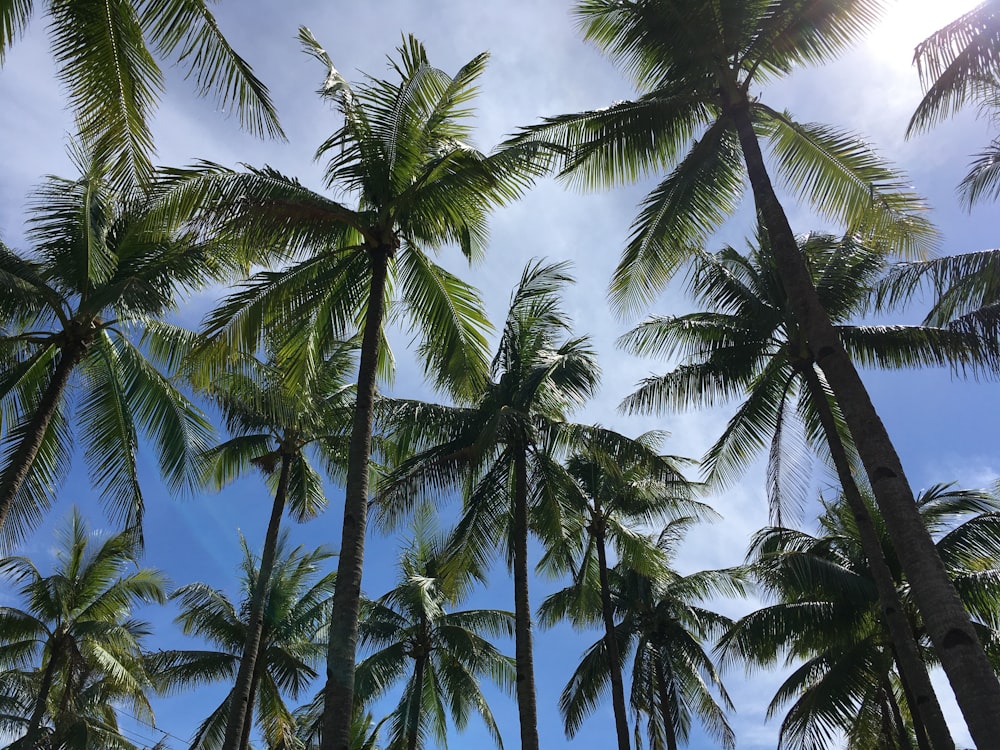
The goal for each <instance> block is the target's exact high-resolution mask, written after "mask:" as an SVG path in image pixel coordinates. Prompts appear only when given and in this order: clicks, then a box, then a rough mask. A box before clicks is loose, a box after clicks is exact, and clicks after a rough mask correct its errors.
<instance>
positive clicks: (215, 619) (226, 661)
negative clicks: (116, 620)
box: [149, 537, 336, 750]
mask: <svg viewBox="0 0 1000 750" xmlns="http://www.w3.org/2000/svg"><path fill="white" fill-rule="evenodd" d="M241 541H243V565H242V578H241V580H240V593H241V594H242V597H243V598H242V601H241V602H240V604H239V606H238V607H237V606H234V605H233V604H232V602H230V600H229V599H228V598H227V597H226V595H225V594H224V593H223V592H222V591H219V590H218V589H213V588H212V587H211V586H209V585H207V584H205V583H190V584H187V585H186V586H182V587H180V588H179V589H177V591H175V592H174V593H173V594H172V596H171V598H173V599H176V600H178V601H179V603H180V606H181V613H180V615H178V617H177V622H179V623H180V625H181V627H182V628H183V631H184V633H186V634H189V635H196V636H199V637H200V638H203V639H205V640H207V641H208V642H209V643H211V644H212V645H213V646H215V650H175V651H159V652H157V653H155V654H152V655H151V656H150V657H149V662H150V670H151V672H153V673H154V674H156V675H157V679H158V681H159V685H160V687H161V689H162V690H166V691H172V690H182V689H186V688H189V687H191V686H193V685H200V684H204V683H211V682H218V681H220V680H231V681H233V683H234V688H233V689H232V690H231V691H230V692H229V693H228V694H227V695H226V697H225V698H224V699H223V701H222V703H221V704H219V706H218V707H217V708H216V709H215V710H214V711H213V712H212V713H211V714H210V715H209V716H208V718H206V719H205V721H203V722H202V723H201V725H200V726H199V727H198V730H197V731H196V732H195V735H194V738H193V740H192V743H191V747H192V749H193V750H196V749H201V748H205V749H206V750H211V749H212V748H219V747H222V743H223V741H224V738H225V734H226V726H227V718H228V717H229V716H230V715H231V711H232V704H233V702H234V700H235V699H236V697H237V696H236V687H235V681H236V677H237V674H238V671H239V667H240V662H241V660H242V659H243V654H244V649H245V647H246V644H247V642H248V640H249V634H250V628H251V622H250V617H251V611H250V608H251V602H252V600H253V597H254V594H255V592H256V591H257V590H258V577H259V575H260V568H259V566H258V564H257V561H256V560H255V559H254V556H253V554H252V553H251V552H250V549H249V548H248V547H247V545H246V541H245V540H241ZM330 557H331V553H330V552H328V551H326V550H324V549H323V548H319V549H316V550H313V551H312V552H306V551H304V550H303V549H302V548H301V547H296V548H295V549H293V550H288V549H286V545H285V539H284V537H281V538H279V540H278V545H277V549H276V550H275V560H274V565H273V567H272V570H271V578H270V585H268V586H267V587H266V589H265V590H266V592H267V599H266V602H265V604H264V621H263V626H262V628H261V634H260V645H259V647H258V652H257V662H256V667H255V669H254V671H253V673H252V684H251V689H250V700H249V701H248V707H247V710H246V720H245V722H244V724H243V725H242V726H241V728H242V730H243V733H242V736H241V737H240V745H239V746H240V747H241V748H246V747H248V743H249V739H250V728H251V726H252V725H253V723H254V707H255V706H256V721H257V724H258V725H259V726H260V728H261V731H262V732H263V735H264V739H265V740H266V742H267V744H268V746H269V747H273V746H277V745H279V744H281V743H285V746H288V747H290V746H294V745H289V744H288V743H291V742H293V739H294V736H295V731H296V722H295V720H294V718H293V716H292V711H291V710H290V709H289V708H288V707H287V706H286V704H285V701H284V698H283V695H285V694H288V695H290V696H291V697H292V698H297V697H299V696H300V695H301V694H302V693H303V692H305V690H306V689H307V688H308V687H309V684H310V683H311V682H312V681H313V680H315V679H316V678H317V677H319V673H318V671H317V670H316V665H317V664H318V663H319V662H320V660H321V659H322V658H323V654H324V653H325V651H326V644H325V643H324V642H323V640H322V637H319V634H320V632H321V629H322V628H323V626H324V623H325V622H326V621H327V618H328V617H329V612H330V598H331V594H332V592H333V589H334V583H335V581H336V576H335V575H334V574H333V573H327V574H323V572H322V569H321V566H322V564H323V563H324V561H326V560H327V559H329V558H330Z"/></svg>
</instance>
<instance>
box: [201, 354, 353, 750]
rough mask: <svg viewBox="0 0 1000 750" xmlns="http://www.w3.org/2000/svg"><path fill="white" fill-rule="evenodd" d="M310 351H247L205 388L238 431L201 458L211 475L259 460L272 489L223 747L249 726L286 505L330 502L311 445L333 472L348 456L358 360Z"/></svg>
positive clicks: (308, 507)
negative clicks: (291, 359)
mask: <svg viewBox="0 0 1000 750" xmlns="http://www.w3.org/2000/svg"><path fill="white" fill-rule="evenodd" d="M312 355H313V360H314V361H312V362H309V363H307V366H306V367H297V368H292V367H285V366H283V365H284V362H283V360H282V359H280V358H279V356H278V355H276V354H275V353H273V352H272V356H271V357H270V359H269V360H268V361H267V362H261V361H260V360H258V359H256V358H252V357H243V358H241V359H240V360H239V361H238V362H237V363H232V362H230V365H229V368H228V369H227V370H226V371H224V372H222V373H221V374H216V375H215V376H214V377H213V378H212V379H211V382H210V383H209V384H208V385H207V388H206V390H207V393H208V394H209V395H210V396H211V398H212V399H213V400H214V401H215V402H216V403H217V404H218V406H219V407H220V409H221V410H222V413H223V418H224V420H225V422H226V426H227V427H228V429H229V432H230V433H231V434H232V435H233V437H232V438H231V439H230V440H227V441H226V442H224V443H222V444H221V445H218V446H216V447H215V448H213V449H211V450H209V451H208V452H207V453H205V454H204V456H203V457H202V458H203V460H204V470H205V471H206V473H207V474H208V475H210V478H211V481H212V482H213V483H214V484H215V485H217V486H220V487H221V486H223V485H225V484H227V483H228V482H229V481H231V480H233V479H235V478H236V477H237V476H238V475H239V474H241V473H243V472H244V471H246V470H247V469H249V468H250V467H251V466H255V467H257V468H259V469H260V470H261V471H262V472H263V473H264V474H265V476H266V477H267V479H268V482H269V484H270V485H271V487H272V489H273V492H274V502H273V503H272V506H271V516H270V520H269V521H268V525H267V532H266V534H265V538H264V546H263V549H262V551H261V557H260V567H259V570H258V572H257V576H256V581H257V585H256V588H255V589H254V591H253V595H252V596H251V598H250V619H249V622H248V628H247V641H246V643H245V644H244V646H243V655H242V657H241V659H240V667H239V672H238V674H237V677H236V687H235V689H234V691H233V699H232V701H231V703H230V713H229V717H228V719H227V723H226V738H225V742H224V743H223V750H238V748H239V747H240V744H241V739H242V738H244V737H246V736H247V734H248V732H249V725H250V722H249V721H248V720H247V711H248V707H249V705H250V701H251V695H252V692H253V686H254V675H255V672H256V667H257V656H258V650H259V647H260V643H261V636H262V633H263V629H264V609H265V604H266V602H267V599H268V594H267V587H268V585H269V584H270V582H271V572H272V569H273V566H274V561H275V555H276V553H277V546H278V535H279V530H280V526H281V518H282V516H283V515H284V512H285V507H286V505H289V504H290V506H291V512H292V514H293V515H294V517H295V518H296V520H298V521H304V520H306V519H309V518H314V517H315V516H316V515H317V514H318V513H319V512H321V511H322V510H323V509H324V508H325V507H326V496H325V494H324V491H323V484H322V478H321V476H320V474H319V473H317V471H316V470H315V469H314V468H313V467H312V465H311V464H310V461H309V456H308V451H309V449H310V448H312V449H313V451H314V452H315V453H316V454H317V456H318V457H319V458H320V459H321V460H322V461H323V464H324V465H325V467H326V468H327V469H328V470H329V471H331V472H333V473H334V474H339V473H342V467H343V464H344V463H345V460H346V459H345V455H344V454H345V450H344V447H345V444H346V441H347V429H348V426H349V425H350V414H351V407H352V406H353V392H352V390H351V389H350V388H348V387H347V386H346V385H345V382H344V376H345V374H346V372H347V371H348V368H349V367H350V366H351V365H353V358H352V357H351V356H350V348H349V346H348V345H343V346H340V347H338V348H337V349H336V350H335V351H333V352H330V353H328V354H327V355H326V356H325V357H324V356H317V355H321V353H316V352H313V353H312ZM307 356H308V355H307ZM289 370H292V372H289Z"/></svg>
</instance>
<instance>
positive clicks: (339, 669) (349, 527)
mask: <svg viewBox="0 0 1000 750" xmlns="http://www.w3.org/2000/svg"><path fill="white" fill-rule="evenodd" d="M370 252H371V253H372V280H371V290H370V292H369V297H368V310H367V314H366V315H365V324H364V332H363V335H362V341H361V361H360V362H359V364H358V388H357V405H356V407H355V411H354V425H353V427H352V429H351V443H350V447H349V449H348V464H347V482H346V486H345V489H344V528H343V532H342V536H341V542H340V559H339V562H338V564H337V586H336V589H335V590H334V593H333V610H332V612H331V615H330V644H329V647H328V649H327V661H326V687H325V688H324V690H323V693H324V697H323V724H322V734H321V737H320V750H349V745H350V741H351V715H352V712H353V707H354V659H355V655H356V652H357V643H358V608H359V606H360V602H361V573H362V567H363V565H364V556H365V528H366V526H367V522H368V466H369V461H370V458H371V446H372V420H373V415H374V408H375V388H376V373H377V370H378V349H379V341H380V339H381V336H382V320H383V318H384V317H385V293H386V277H387V275H388V270H389V258H390V257H391V255H392V252H393V250H392V249H391V248H388V247H377V248H374V249H372V250H371V251H370Z"/></svg>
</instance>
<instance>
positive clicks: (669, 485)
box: [540, 433, 712, 750]
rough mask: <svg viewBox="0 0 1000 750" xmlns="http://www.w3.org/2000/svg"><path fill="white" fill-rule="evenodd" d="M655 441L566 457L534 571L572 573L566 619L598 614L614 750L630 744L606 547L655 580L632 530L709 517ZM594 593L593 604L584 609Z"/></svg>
mask: <svg viewBox="0 0 1000 750" xmlns="http://www.w3.org/2000/svg"><path fill="white" fill-rule="evenodd" d="M661 438H662V435H661V434H659V433H647V434H645V435H642V436H640V437H639V438H637V439H636V440H635V441H632V442H631V443H630V441H628V440H627V439H626V438H624V437H621V438H620V443H621V445H623V446H625V447H626V450H625V451H622V450H615V448H616V447H618V446H608V445H606V444H605V445H601V444H599V442H598V441H597V440H594V439H591V440H588V441H585V442H584V445H583V446H581V448H580V449H578V450H577V452H575V453H574V454H573V455H572V456H570V458H569V459H568V460H567V462H566V470H567V475H568V478H569V479H570V481H569V482H568V483H567V489H566V492H565V498H564V502H565V504H566V506H567V508H568V511H567V514H566V517H565V520H564V522H563V524H562V536H561V539H559V540H548V545H549V548H548V550H547V551H546V553H545V557H544V558H543V560H542V563H541V564H540V565H541V566H543V567H549V568H553V569H555V570H558V571H559V572H563V571H564V570H565V569H567V568H568V569H569V570H570V571H571V572H572V574H573V584H572V586H571V587H570V588H569V589H567V590H566V592H567V594H568V595H570V596H573V597H576V598H577V601H576V602H574V603H573V606H574V610H575V611H574V612H573V616H574V619H579V620H580V621H582V622H589V621H590V620H591V619H593V614H594V610H595V609H596V608H599V609H600V613H601V620H602V622H603V625H604V641H605V649H606V653H607V657H608V664H607V669H608V672H609V677H610V683H611V699H612V705H613V707H614V713H615V728H616V731H617V735H618V747H619V750H628V748H629V747H630V744H629V729H628V709H627V707H626V705H625V688H624V681H623V679H622V670H621V659H620V655H619V653H618V640H617V638H616V636H615V623H614V614H615V613H614V602H613V600H612V597H613V592H612V591H611V584H610V581H609V575H610V573H609V566H608V545H609V544H610V545H611V546H612V548H613V550H614V551H615V552H616V553H617V556H618V558H619V560H621V561H622V565H623V566H625V567H628V568H629V569H631V570H636V571H641V572H642V573H643V574H645V575H648V576H655V575H656V574H657V573H658V572H659V567H660V566H661V565H662V559H661V555H660V554H659V550H658V549H656V548H655V547H652V546H651V545H650V544H649V543H648V539H647V537H646V536H645V535H644V534H642V533H640V532H639V531H638V530H637V528H636V526H637V525H642V526H646V527H651V526H653V527H655V526H656V525H660V524H662V523H664V522H665V521H667V520H670V519H676V518H677V517H678V516H680V515H682V514H691V515H693V516H702V517H705V516H707V515H711V514H712V511H711V509H710V508H708V506H705V505H703V504H701V503H698V502H696V501H694V500H693V499H692V496H693V494H694V489H695V488H694V487H693V486H692V484H691V483H689V482H688V481H687V480H686V479H685V478H684V475H683V474H682V473H681V470H680V469H679V468H678V464H679V463H680V461H679V460H678V459H675V458H674V457H672V456H661V455H659V454H658V453H657V446H658V444H659V442H660V440H661ZM595 575H596V578H597V580H596V582H595V581H594V580H593V579H594V576H595ZM595 589H596V591H597V594H598V599H599V603H595V602H594V601H592V599H593V592H594V590H595ZM567 594H564V596H565V595H567ZM550 601H551V597H550ZM543 609H544V606H543ZM573 729H574V731H575V727H574V728H573ZM567 731H570V726H569V725H567ZM571 736H572V734H571Z"/></svg>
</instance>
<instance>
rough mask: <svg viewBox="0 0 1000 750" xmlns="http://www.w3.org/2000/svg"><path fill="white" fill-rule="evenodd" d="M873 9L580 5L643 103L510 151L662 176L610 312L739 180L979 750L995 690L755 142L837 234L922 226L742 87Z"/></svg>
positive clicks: (893, 242)
mask: <svg viewBox="0 0 1000 750" xmlns="http://www.w3.org/2000/svg"><path fill="white" fill-rule="evenodd" d="M880 9H881V3H880V2H879V0H850V1H849V2H842V1H840V0H837V1H835V0H759V1H757V2H750V3H747V2H735V1H733V2H723V3H709V4H706V3H701V2H695V1H694V0H691V1H690V2H687V1H685V2H666V1H665V0H633V1H631V2H620V1H619V0H582V2H581V3H580V4H579V5H578V15H579V17H580V19H581V23H582V26H583V28H584V30H585V34H586V36H587V37H588V39H590V40H592V41H594V42H596V43H597V44H598V45H600V46H601V47H603V48H604V49H605V50H607V51H608V53H609V54H610V55H611V56H612V57H613V58H614V59H615V60H616V62H618V63H620V64H621V65H622V66H623V67H624V68H625V69H626V70H627V71H628V72H629V73H630V74H631V75H632V76H633V77H634V79H635V80H636V82H637V84H638V85H639V86H640V88H641V89H642V90H643V91H644V92H645V93H644V94H643V95H642V96H641V97H640V98H639V99H637V100H635V101H632V102H624V103H621V104H617V105H615V106H612V107H609V108H607V109H604V110H598V111H594V112H584V113H579V114H574V115H564V116H561V117H556V118H551V119H549V120H547V121H546V122H544V123H542V124H541V125H538V126H535V127H532V128H528V129H527V130H526V131H525V132H523V133H522V134H521V136H520V137H519V138H517V139H515V142H522V141H527V140H534V141H535V142H539V141H541V142H547V143H550V144H553V151H554V152H555V153H558V154H562V155H563V157H562V159H563V164H564V166H565V169H566V171H569V172H572V173H573V174H575V175H577V178H578V179H579V180H581V181H582V182H584V183H586V184H605V183H612V182H618V181H623V180H628V179H632V178H634V177H636V176H637V175H639V174H641V173H644V172H646V171H650V170H653V169H658V168H663V167H668V168H670V169H671V170H672V171H671V172H670V174H669V175H668V176H667V177H666V178H665V179H664V180H663V181H662V182H660V184H659V185H658V186H657V187H656V188H654V190H653V191H652V192H651V193H650V194H649V196H647V198H646V200H645V201H644V203H643V207H642V211H641V213H640V215H639V217H638V218H637V219H636V221H635V224H634V226H633V235H632V239H631V240H630V242H629V245H628V247H627V248H626V250H625V253H624V255H623V258H622V261H621V262H620V264H619V266H618V269H617V271H616V273H615V277H614V279H613V281H612V285H611V296H612V300H613V302H614V303H615V304H616V306H617V307H618V308H619V309H621V310H626V309H632V308H635V307H637V306H638V305H640V304H643V303H645V302H648V301H649V300H651V299H652V297H653V296H655V294H657V293H658V292H659V290H660V289H661V288H662V287H663V285H664V284H665V283H666V281H667V279H668V278H669V276H670V275H671V274H672V272H673V271H674V270H675V269H676V268H677V266H678V265H679V264H681V263H682V262H683V261H684V260H685V259H686V258H687V257H689V256H690V255H691V253H692V250H693V249H697V248H700V247H701V246H702V244H703V243H704V240H705V239H706V238H707V237H708V235H709V234H710V233H711V232H712V231H714V229H715V228H716V227H717V226H718V225H719V224H720V223H721V221H722V220H723V219H724V218H725V217H727V216H728V215H729V214H731V213H732V212H733V211H734V210H735V208H736V206H737V205H738V204H739V199H740V197H741V196H742V193H743V190H744V179H745V178H747V179H749V183H750V187H751V190H752V193H753V196H754V204H755V206H756V209H757V214H758V216H759V217H760V221H761V223H762V224H763V226H764V227H765V229H766V231H767V234H768V237H769V241H770V243H771V250H772V253H773V255H774V258H775V262H776V265H777V268H778V271H779V274H780V278H781V281H782V284H783V285H784V287H785V289H786V290H787V293H788V297H789V300H790V301H791V304H792V306H793V311H794V313H795V316H796V319H797V320H798V321H799V325H800V327H801V328H802V330H803V332H804V333H805V336H806V339H807V341H808V342H809V346H810V349H811V350H812V351H813V352H815V354H816V361H817V364H818V366H819V367H820V368H821V369H822V371H823V374H824V376H825V378H826V380H827V382H828V383H829V386H830V389H831V391H832V392H833V394H834V395H835V397H836V400H837V403H838V404H839V405H840V408H841V410H842V412H843V416H844V420H845V422H846V424H847V427H848V429H849V430H850V433H851V435H852V436H853V439H854V441H855V445H856V448H857V451H858V455H859V456H860V459H861V461H862V464H863V465H864V467H865V472H866V473H867V474H868V478H869V481H870V483H871V486H872V487H873V489H874V492H875V497H876V499H877V501H878V505H879V509H880V510H881V512H882V514H883V516H884V517H885V518H886V522H887V523H888V528H889V529H890V531H891V533H892V535H893V539H894V541H895V542H896V547H897V549H899V550H900V555H901V557H902V559H903V561H904V565H905V567H906V570H907V573H908V578H909V580H910V581H911V583H912V585H913V587H914V591H915V594H916V598H917V601H918V602H919V605H920V609H921V612H922V613H923V614H924V617H925V618H926V621H927V626H928V630H929V631H930V633H931V635H932V638H933V640H934V644H935V648H937V649H938V651H939V652H940V654H941V657H942V661H943V664H944V667H945V671H946V672H947V674H948V677H949V680H950V681H951V683H952V687H953V688H954V690H955V692H956V695H957V697H958V702H959V705H960V706H961V707H962V710H963V714H964V715H965V717H966V720H967V722H968V723H969V725H970V727H972V734H973V737H974V738H978V741H979V742H980V743H982V744H988V743H990V742H992V741H993V738H995V737H996V736H997V735H998V733H1000V682H998V680H997V677H996V675H995V674H994V672H993V670H992V668H991V667H990V664H989V661H988V659H987V658H986V654H985V652H984V650H983V647H982V644H981V643H979V640H978V638H977V636H976V633H975V630H974V629H973V627H972V625H971V623H970V621H969V618H968V615H967V614H966V612H965V610H964V609H963V608H962V603H961V601H960V600H959V598H958V596H957V594H956V593H955V590H954V587H953V586H952V584H951V582H950V581H949V580H948V576H947V575H946V573H945V570H944V567H943V565H942V564H941V561H940V560H939V559H938V557H937V553H936V550H935V548H934V544H933V542H932V540H931V539H930V537H929V536H928V535H927V532H926V529H925V528H924V527H923V525H922V524H921V522H920V518H919V514H918V513H917V512H916V509H915V506H914V503H913V493H912V491H911V489H910V486H909V483H908V482H907V480H906V476H905V473H904V471H903V467H902V463H901V462H900V460H899V456H898V455H897V454H896V451H895V448H894V446H893V445H892V442H891V440H890V439H889V436H888V433H887V432H886V430H885V426H884V425H883V424H882V422H881V420H880V419H879V417H878V414H877V412H876V411H875V408H874V406H873V405H872V403H871V399H870V398H869V396H868V392H867V390H866V389H865V386H864V383H863V382H862V381H861V378H860V376H859V375H858V372H857V370H856V369H855V367H854V364H853V362H852V361H851V359H850V357H849V356H848V354H847V352H846V351H845V349H844V346H843V344H842V342H841V341H840V338H839V337H838V335H837V331H836V330H835V329H834V327H833V326H832V324H831V323H830V320H829V317H828V316H827V315H826V313H825V311H824V310H823V308H822V305H821V304H820V302H819V299H818V297H817V294H816V290H815V289H814V287H813V285H812V281H811V278H810V275H809V271H808V268H807V266H806V263H805V260H804V258H803V257H802V254H801V253H800V252H799V249H798V244H797V242H796V240H795V235H794V233H793V232H792V229H791V226H790V225H789V222H788V218H787V216H786V215H785V212H784V208H783V207H782V205H781V203H780V202H779V200H778V198H777V195H776V194H775V191H774V187H773V184H772V182H771V176H770V174H769V172H768V169H767V166H766V164H765V161H764V155H763V152H762V150H761V140H760V139H761V138H765V139H767V141H768V143H769V145H770V148H771V154H772V156H773V161H774V163H775V165H776V167H777V169H778V171H779V173H780V174H781V175H783V177H784V179H785V182H786V183H787V184H788V185H789V186H790V187H791V188H792V189H793V190H794V191H795V192H796V193H799V194H802V195H804V196H805V197H806V198H807V199H808V200H809V201H810V202H811V203H812V204H813V206H814V207H815V208H816V209H817V210H818V211H819V212H820V213H822V214H825V215H826V216H827V217H829V218H831V219H837V220H838V221H840V222H842V223H843V224H844V225H845V228H846V230H847V232H848V233H849V234H851V235H857V236H859V237H861V238H862V239H865V240H869V239H875V238H877V241H878V243H879V245H880V246H882V247H886V248H893V249H896V250H904V251H913V250H918V249H920V248H922V247H926V246H927V245H928V243H929V241H930V240H931V239H932V238H933V232H932V230H931V229H930V226H929V224H928V223H927V222H926V220H925V219H924V218H922V217H921V216H920V215H919V212H920V208H921V205H922V204H921V203H920V201H919V200H918V199H917V198H916V197H915V196H914V195H913V194H912V193H910V192H908V190H907V189H906V188H905V187H904V185H905V183H904V182H902V178H901V177H900V176H899V175H898V174H897V173H895V172H894V171H893V170H891V169H889V168H888V167H886V166H885V165H884V164H883V163H882V162H881V161H880V160H879V159H878V158H876V157H875V156H874V155H873V154H872V153H871V151H870V150H869V149H868V147H867V146H865V145H864V144H861V143H859V142H858V140H857V139H855V138H853V137H850V136H849V135H847V134H845V133H841V132H838V131H835V130H832V129H830V128H827V127H824V126H820V125H803V124H800V123H796V122H795V121H794V120H792V119H791V117H790V116H789V115H787V114H785V113H781V112H777V111H775V110H773V109H771V108H769V107H767V106H766V105H765V104H764V103H763V102H762V101H761V100H760V98H759V97H758V96H757V94H756V92H754V91H752V87H753V86H754V85H755V84H756V83H758V82H762V81H766V80H768V79H771V78H774V77H777V76H779V75H781V74H787V73H789V72H790V71H791V70H792V69H793V68H794V67H795V66H797V65H802V64H814V63H819V62H823V61H825V60H827V59H830V58H832V57H833V56H834V55H836V54H837V53H838V52H839V51H840V50H841V49H843V48H844V47H845V46H846V45H847V44H849V43H850V42H851V41H853V40H854V39H855V38H856V37H857V36H858V35H859V34H860V33H861V32H863V31H864V30H866V29H867V28H869V27H870V26H871V25H872V23H873V22H874V21H875V20H876V19H877V18H878V16H879V12H880ZM693 137H697V139H696V140H695V141H694V144H693V146H691V147H690V150H688V151H687V153H686V154H685V153H684V150H685V149H687V148H688V144H689V143H690V142H691V140H692V138H693ZM744 169H745V171H744Z"/></svg>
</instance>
